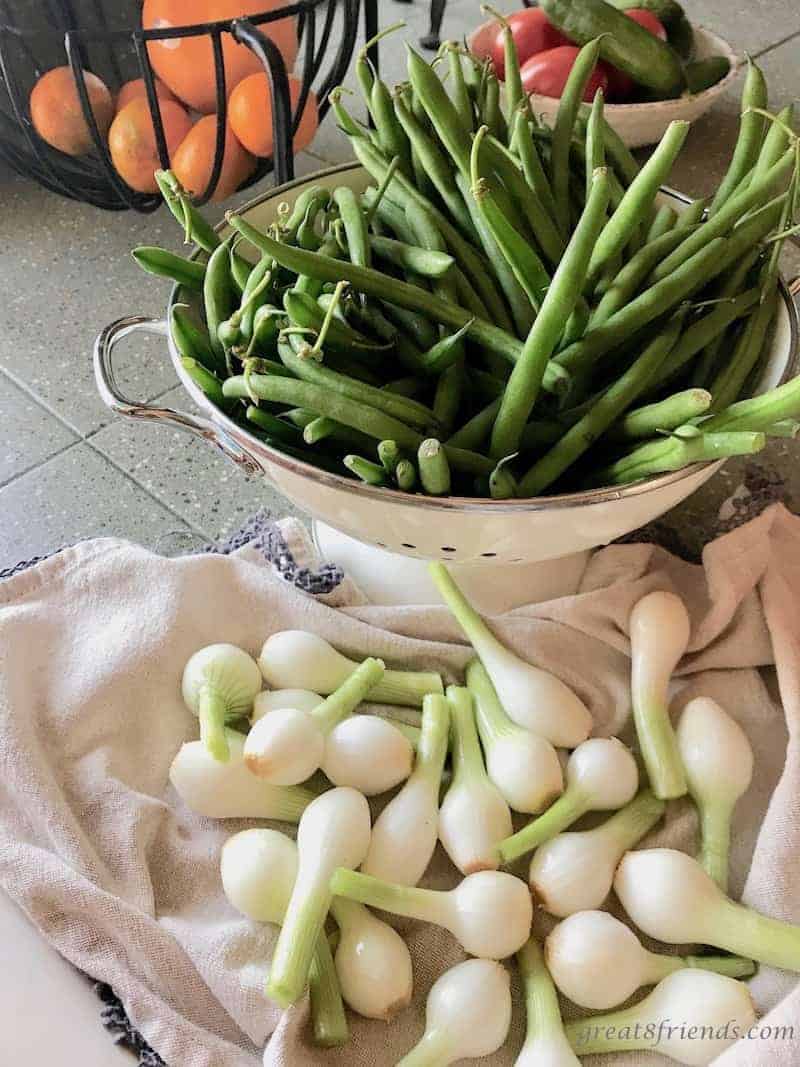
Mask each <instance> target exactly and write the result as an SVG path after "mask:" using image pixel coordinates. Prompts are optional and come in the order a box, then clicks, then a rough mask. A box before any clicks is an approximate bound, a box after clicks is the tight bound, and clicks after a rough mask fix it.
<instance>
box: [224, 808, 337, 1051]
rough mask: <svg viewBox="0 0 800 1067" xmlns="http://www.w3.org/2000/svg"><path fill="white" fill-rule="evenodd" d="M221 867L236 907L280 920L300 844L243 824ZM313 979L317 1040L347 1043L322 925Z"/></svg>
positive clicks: (227, 847)
mask: <svg viewBox="0 0 800 1067" xmlns="http://www.w3.org/2000/svg"><path fill="white" fill-rule="evenodd" d="M220 873H221V875H222V888H223V890H224V892H225V896H226V897H227V898H228V900H229V901H230V902H231V904H232V905H233V906H234V908H236V910H237V911H240V912H241V913H242V915H245V916H246V917H247V918H248V919H252V920H253V921H254V922H258V923H274V924H275V925H276V926H280V924H281V923H282V922H283V918H284V916H285V914H286V907H287V905H288V903H289V897H290V896H291V894H292V889H293V888H294V883H295V878H296V877H297V845H296V844H295V843H294V841H292V839H291V838H290V837H286V835H285V834H279V833H278V831H277V830H261V829H258V830H243V831H242V832H241V833H239V834H234V835H233V837H230V838H228V840H227V841H226V842H225V844H224V845H223V847H222V858H221V862H220ZM310 985H311V1015H312V1023H313V1028H314V1041H315V1043H316V1044H318V1045H324V1046H326V1047H330V1046H333V1045H343V1044H344V1043H345V1042H346V1041H347V1039H348V1036H349V1035H348V1030H347V1020H346V1019H345V1015H344V1008H343V1007H342V997H341V993H340V991H339V982H338V979H337V977H336V970H335V967H334V963H333V959H332V958H331V950H330V946H329V945H328V939H327V937H326V936H325V931H324V930H323V931H322V932H321V933H320V935H319V937H318V938H317V943H316V946H315V949H314V958H313V960H312V967H311V971H310Z"/></svg>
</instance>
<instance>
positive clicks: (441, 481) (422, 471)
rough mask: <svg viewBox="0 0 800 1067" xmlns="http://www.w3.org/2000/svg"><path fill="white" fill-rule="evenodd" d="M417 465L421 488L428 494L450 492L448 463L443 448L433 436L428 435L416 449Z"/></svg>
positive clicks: (444, 494)
mask: <svg viewBox="0 0 800 1067" xmlns="http://www.w3.org/2000/svg"><path fill="white" fill-rule="evenodd" d="M417 466H418V468H419V479H420V481H421V482H422V488H423V489H424V490H425V492H426V493H428V495H429V496H447V494H448V493H449V492H450V484H451V478H450V464H449V463H448V462H447V456H446V455H445V450H444V449H443V448H442V446H441V444H440V442H439V441H437V440H436V438H435V437H428V438H426V440H424V441H423V442H422V443H421V444H420V446H419V448H418V449H417Z"/></svg>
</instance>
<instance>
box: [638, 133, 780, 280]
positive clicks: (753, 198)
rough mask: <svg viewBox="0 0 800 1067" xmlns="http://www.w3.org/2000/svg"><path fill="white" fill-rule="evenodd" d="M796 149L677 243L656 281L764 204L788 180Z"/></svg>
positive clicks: (656, 274) (657, 274)
mask: <svg viewBox="0 0 800 1067" xmlns="http://www.w3.org/2000/svg"><path fill="white" fill-rule="evenodd" d="M794 161H795V156H794V150H793V149H792V150H789V151H788V152H784V154H783V156H781V158H780V159H779V160H778V162H777V163H774V164H773V165H772V166H771V167H770V169H769V170H768V171H767V172H766V173H765V174H764V175H762V176H761V177H760V178H759V179H758V180H757V181H752V182H750V184H749V185H748V186H747V187H746V188H745V189H742V190H741V191H740V192H735V193H734V194H733V195H732V196H730V197H728V198H727V200H726V201H725V202H724V204H722V205H721V206H720V207H719V208H718V210H717V212H716V214H715V215H714V216H713V218H710V219H709V220H708V221H707V222H705V223H703V225H702V226H700V227H699V229H697V230H695V231H694V232H692V233H690V234H689V235H688V237H687V238H686V240H685V241H684V242H683V243H682V244H680V245H678V247H677V248H676V249H675V251H674V252H672V254H671V255H669V256H667V258H666V259H665V260H663V262H662V263H660V264H659V266H658V267H656V269H655V270H654V271H653V273H652V276H651V277H652V279H653V281H660V280H661V279H662V278H666V276H667V275H668V274H669V273H670V272H671V271H673V270H675V268H676V267H677V266H678V265H679V264H680V263H684V262H685V261H686V260H687V259H688V258H689V256H692V255H694V253H695V252H697V251H698V249H700V248H702V247H703V246H704V245H705V244H706V243H707V242H708V241H710V240H711V239H712V238H714V237H721V236H723V235H724V234H727V233H728V232H729V231H730V230H731V229H732V228H733V227H734V226H735V224H736V223H737V222H739V220H741V219H742V218H743V217H744V215H745V214H746V213H747V212H749V211H752V210H753V209H754V208H758V207H761V206H763V205H765V204H766V203H767V201H768V199H769V197H770V196H771V195H772V192H773V190H774V189H775V187H776V185H778V183H780V182H782V181H785V180H786V179H787V178H788V177H789V175H790V174H791V173H792V171H793V169H794Z"/></svg>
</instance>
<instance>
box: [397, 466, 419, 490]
mask: <svg viewBox="0 0 800 1067" xmlns="http://www.w3.org/2000/svg"><path fill="white" fill-rule="evenodd" d="M394 480H395V481H396V482H397V488H398V489H402V490H403V491H404V492H406V493H410V492H411V490H412V489H413V488H414V486H415V485H416V483H417V468H416V467H415V466H414V464H413V463H412V462H411V460H410V459H401V460H400V462H399V463H398V464H397V467H396V468H395V472H394Z"/></svg>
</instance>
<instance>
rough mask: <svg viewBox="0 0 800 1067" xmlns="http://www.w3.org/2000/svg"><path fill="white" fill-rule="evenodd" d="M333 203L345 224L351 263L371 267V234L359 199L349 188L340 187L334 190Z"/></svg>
mask: <svg viewBox="0 0 800 1067" xmlns="http://www.w3.org/2000/svg"><path fill="white" fill-rule="evenodd" d="M333 201H334V203H335V204H336V206H337V207H338V208H339V215H340V217H341V220H342V222H343V223H344V231H345V234H346V236H347V250H348V253H349V255H350V261H351V262H352V263H355V264H357V265H358V266H359V267H369V266H370V264H371V256H370V246H369V233H368V231H367V224H366V221H365V220H364V213H363V211H362V210H361V204H360V203H359V202H358V197H357V196H356V194H355V192H354V191H353V190H352V189H351V188H350V187H349V186H346V185H340V186H339V188H338V189H336V190H334V193H333Z"/></svg>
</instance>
